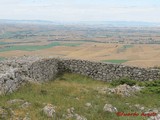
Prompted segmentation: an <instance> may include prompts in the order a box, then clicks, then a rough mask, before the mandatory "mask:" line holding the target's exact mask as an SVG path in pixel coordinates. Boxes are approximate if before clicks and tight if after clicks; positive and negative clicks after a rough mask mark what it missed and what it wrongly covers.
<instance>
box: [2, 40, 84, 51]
mask: <svg viewBox="0 0 160 120" xmlns="http://www.w3.org/2000/svg"><path fill="white" fill-rule="evenodd" d="M81 44H82V43H60V42H53V43H50V44H48V45H35V46H34V45H32V46H31V45H19V46H17V45H15V46H8V47H5V48H1V49H0V52H5V51H13V50H22V51H35V50H42V49H47V48H52V47H55V46H70V47H76V46H79V45H81Z"/></svg>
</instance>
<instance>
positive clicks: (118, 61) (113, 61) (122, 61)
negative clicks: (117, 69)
mask: <svg viewBox="0 0 160 120" xmlns="http://www.w3.org/2000/svg"><path fill="white" fill-rule="evenodd" d="M127 61H128V60H102V62H109V63H125V62H127Z"/></svg>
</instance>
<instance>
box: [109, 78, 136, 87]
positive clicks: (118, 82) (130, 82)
mask: <svg viewBox="0 0 160 120" xmlns="http://www.w3.org/2000/svg"><path fill="white" fill-rule="evenodd" d="M123 84H127V85H129V86H133V85H135V84H136V81H135V80H130V79H129V78H122V79H119V80H115V81H112V82H111V85H112V86H118V85H123Z"/></svg>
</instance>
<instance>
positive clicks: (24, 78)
mask: <svg viewBox="0 0 160 120" xmlns="http://www.w3.org/2000/svg"><path fill="white" fill-rule="evenodd" d="M64 72H71V73H78V74H82V75H86V76H89V77H92V78H93V79H95V80H103V81H112V80H118V79H119V78H122V77H128V78H130V79H133V80H140V81H148V80H157V79H160V70H159V69H145V68H138V67H129V66H124V65H119V64H109V63H101V62H91V61H86V60H73V59H56V58H40V57H21V58H13V59H10V60H6V61H4V62H0V94H6V93H11V92H13V91H15V90H17V89H18V88H19V87H20V86H21V85H23V84H25V83H26V82H28V81H34V82H44V81H47V80H52V79H54V78H55V77H56V76H57V74H62V73H64Z"/></svg>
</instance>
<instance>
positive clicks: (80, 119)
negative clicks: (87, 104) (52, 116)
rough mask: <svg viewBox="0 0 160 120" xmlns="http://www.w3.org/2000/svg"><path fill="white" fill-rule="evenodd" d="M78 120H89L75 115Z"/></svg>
mask: <svg viewBox="0 0 160 120" xmlns="http://www.w3.org/2000/svg"><path fill="white" fill-rule="evenodd" d="M75 117H76V120H87V118H85V117H84V116H80V115H78V114H75Z"/></svg>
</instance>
